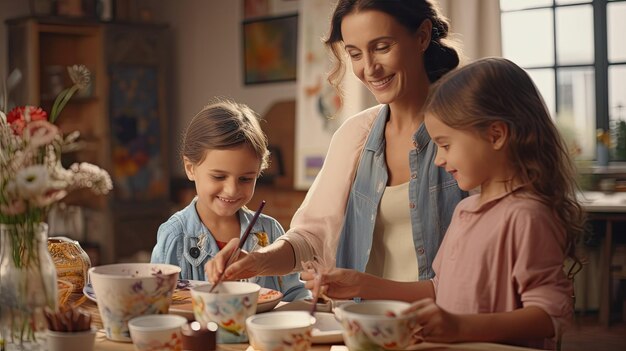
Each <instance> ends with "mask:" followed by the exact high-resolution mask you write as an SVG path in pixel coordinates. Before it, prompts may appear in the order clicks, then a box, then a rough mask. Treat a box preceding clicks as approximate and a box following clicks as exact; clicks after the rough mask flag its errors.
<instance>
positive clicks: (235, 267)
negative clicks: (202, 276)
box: [204, 238, 295, 283]
mask: <svg viewBox="0 0 626 351" xmlns="http://www.w3.org/2000/svg"><path fill="white" fill-rule="evenodd" d="M238 245H239V238H235V239H232V240H231V241H229V242H228V244H226V246H224V248H222V249H221V250H220V251H219V252H218V253H217V255H215V257H213V259H211V260H209V261H208V262H207V263H206V265H204V272H205V273H206V278H207V280H208V281H209V282H212V283H214V282H216V281H217V279H218V278H219V276H220V274H222V272H224V267H225V266H226V262H227V261H228V258H229V257H230V255H231V254H232V253H233V250H236V249H237V246H238ZM294 255H295V254H294V252H293V247H292V246H291V245H290V244H289V243H288V242H286V241H283V240H280V241H276V242H274V243H272V244H270V245H269V246H266V247H262V248H260V249H258V250H256V251H254V252H246V251H241V252H240V253H239V255H237V258H236V259H235V260H234V261H233V262H231V263H230V264H229V265H228V267H226V273H225V275H224V279H226V280H235V279H248V278H252V277H256V276H258V275H285V274H289V273H291V271H292V270H293V267H294Z"/></svg>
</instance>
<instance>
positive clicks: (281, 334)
mask: <svg viewBox="0 0 626 351" xmlns="http://www.w3.org/2000/svg"><path fill="white" fill-rule="evenodd" d="M314 323H315V318H314V317H312V316H311V315H310V314H309V313H308V312H305V311H284V312H268V313H263V314H257V315H254V316H252V317H248V319H246V326H247V327H248V336H249V337H250V345H252V347H253V348H254V349H256V350H264V351H265V350H268V351H269V350H281V351H299V350H308V349H309V348H310V347H311V341H312V336H311V332H312V330H313V324H314Z"/></svg>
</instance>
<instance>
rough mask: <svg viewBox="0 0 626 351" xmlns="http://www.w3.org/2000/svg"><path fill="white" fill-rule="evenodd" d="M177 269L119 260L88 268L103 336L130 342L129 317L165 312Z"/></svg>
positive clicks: (178, 271) (166, 265)
mask: <svg viewBox="0 0 626 351" xmlns="http://www.w3.org/2000/svg"><path fill="white" fill-rule="evenodd" d="M179 273H180V267H177V266H174V265H170V264H156V263H122V264H111V265H105V266H97V267H93V268H91V269H89V277H90V279H91V283H92V285H93V289H94V292H95V293H96V296H98V302H97V303H98V310H99V311H100V316H101V317H102V324H104V329H105V332H106V335H107V338H109V339H111V340H114V341H126V342H130V341H131V339H130V333H129V331H128V321H129V320H131V319H132V318H134V317H138V316H143V315H149V314H165V313H167V310H168V309H169V307H170V303H171V302H172V294H173V293H174V288H175V287H176V281H177V279H178V274H179Z"/></svg>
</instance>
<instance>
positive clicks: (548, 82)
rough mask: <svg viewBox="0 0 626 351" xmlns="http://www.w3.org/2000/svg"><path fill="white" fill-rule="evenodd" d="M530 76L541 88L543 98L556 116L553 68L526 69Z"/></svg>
mask: <svg viewBox="0 0 626 351" xmlns="http://www.w3.org/2000/svg"><path fill="white" fill-rule="evenodd" d="M526 72H528V75H529V76H530V78H532V80H533V82H535V85H536V86H537V89H539V92H540V93H541V96H543V100H544V101H545V103H546V106H547V107H548V110H549V111H550V116H552V118H554V112H555V107H556V103H555V98H554V70H553V69H528V70H526Z"/></svg>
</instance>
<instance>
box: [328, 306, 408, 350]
mask: <svg viewBox="0 0 626 351" xmlns="http://www.w3.org/2000/svg"><path fill="white" fill-rule="evenodd" d="M409 306H410V304H409V303H407V302H401V301H383V300H372V301H365V302H361V303H353V304H346V305H342V306H340V307H338V308H337V311H336V313H335V314H336V316H337V318H339V319H340V321H341V326H342V328H343V339H344V342H345V343H346V346H348V348H349V349H350V350H353V351H356V350H393V349H395V350H403V349H406V347H407V346H409V345H411V344H412V343H414V340H413V334H414V332H415V331H416V329H417V327H418V323H417V316H416V315H415V314H409V315H402V312H403V311H404V310H405V309H406V308H408V307H409ZM390 312H391V313H393V314H394V315H395V317H391V316H390Z"/></svg>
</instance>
